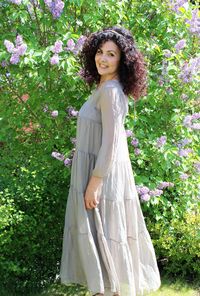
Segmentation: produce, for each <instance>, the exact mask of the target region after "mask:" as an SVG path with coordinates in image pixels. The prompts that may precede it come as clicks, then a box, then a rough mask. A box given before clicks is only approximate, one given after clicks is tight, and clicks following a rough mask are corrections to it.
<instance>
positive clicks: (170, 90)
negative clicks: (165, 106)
mask: <svg viewBox="0 0 200 296" xmlns="http://www.w3.org/2000/svg"><path fill="white" fill-rule="evenodd" d="M166 91H167V92H168V94H173V93H174V92H173V89H172V88H171V87H167V89H166Z"/></svg>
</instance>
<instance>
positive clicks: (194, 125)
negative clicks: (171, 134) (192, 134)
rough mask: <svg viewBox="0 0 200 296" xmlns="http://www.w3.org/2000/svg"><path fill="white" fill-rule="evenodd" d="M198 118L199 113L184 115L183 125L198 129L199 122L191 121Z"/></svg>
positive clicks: (199, 116) (199, 117) (199, 127)
mask: <svg viewBox="0 0 200 296" xmlns="http://www.w3.org/2000/svg"><path fill="white" fill-rule="evenodd" d="M197 119H200V113H193V114H192V115H186V116H185V118H184V120H183V125H184V126H185V127H189V128H191V129H197V130H198V129H200V124H199V123H193V122H192V121H193V120H197Z"/></svg>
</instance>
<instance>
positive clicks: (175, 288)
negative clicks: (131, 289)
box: [0, 277, 200, 296]
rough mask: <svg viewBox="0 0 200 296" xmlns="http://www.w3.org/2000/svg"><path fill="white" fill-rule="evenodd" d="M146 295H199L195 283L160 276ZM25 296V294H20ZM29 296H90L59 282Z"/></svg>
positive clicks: (3, 293)
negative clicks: (160, 281)
mask: <svg viewBox="0 0 200 296" xmlns="http://www.w3.org/2000/svg"><path fill="white" fill-rule="evenodd" d="M147 295H148V296H200V288H199V286H198V285H197V284H194V283H186V282H185V281H182V280H180V279H176V280H175V279H173V280H170V279H169V278H166V277H162V285H161V287H160V289H159V290H157V291H156V292H153V293H150V294H147ZM0 296H15V294H12V293H9V292H6V291H3V290H0ZM20 296H27V295H20ZM31 296H91V295H90V294H89V293H88V292H87V291H86V290H85V289H84V287H82V286H77V285H70V286H65V285H61V284H59V283H57V284H52V285H51V286H49V287H48V288H46V289H45V290H43V291H41V292H40V293H33V294H32V295H31Z"/></svg>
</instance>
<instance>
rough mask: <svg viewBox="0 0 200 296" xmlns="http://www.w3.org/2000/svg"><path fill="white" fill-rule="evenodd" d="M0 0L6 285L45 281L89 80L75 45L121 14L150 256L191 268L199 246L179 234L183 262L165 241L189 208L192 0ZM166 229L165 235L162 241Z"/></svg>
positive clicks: (53, 259) (195, 35)
mask: <svg viewBox="0 0 200 296" xmlns="http://www.w3.org/2000/svg"><path fill="white" fill-rule="evenodd" d="M97 2H98V3H97ZM66 3H67V5H66ZM144 4H145V5H144ZM1 10H2V17H1V22H2V24H1V28H2V34H1V35H0V69H1V74H0V81H1V92H0V97H1V100H0V110H1V111H0V112H1V115H0V119H1V126H2V129H1V134H0V154H1V167H0V174H1V179H2V183H1V186H2V188H1V192H0V198H1V200H2V205H0V220H1V221H5V220H6V223H7V224H6V226H5V227H4V226H0V231H1V233H3V235H2V236H1V238H0V250H1V252H3V253H4V256H0V258H1V259H0V266H1V267H2V270H3V271H2V273H1V271H0V276H1V280H2V282H3V283H6V285H7V286H9V287H13V291H14V292H13V291H12V292H11V293H7V294H8V295H12V294H15V289H20V293H19V295H28V292H27V290H25V288H27V287H28V288H29V291H32V290H33V288H35V287H40V286H42V285H45V283H49V282H52V281H54V278H55V273H56V272H57V271H58V267H57V266H58V262H59V260H60V258H59V253H60V251H59V250H60V242H61V237H62V227H63V223H62V222H61V221H63V218H64V209H65V206H66V198H67V190H68V185H69V181H70V172H71V165H72V158H73V155H74V153H75V151H76V138H75V134H76V123H77V117H78V114H79V110H80V108H81V106H82V104H83V102H84V101H85V99H86V98H87V97H88V96H89V94H90V93H91V90H92V89H93V87H95V86H94V85H93V87H91V88H90V87H88V86H86V85H85V83H83V80H82V73H83V70H82V69H81V67H80V64H79V52H80V50H81V48H82V46H83V43H84V41H85V39H86V38H87V36H88V34H89V33H90V32H92V31H96V30H98V29H100V28H101V27H102V24H103V25H105V26H107V25H112V24H124V26H125V27H127V28H129V29H130V30H131V31H132V32H133V33H134V37H135V40H136V41H137V42H136V43H137V45H138V47H139V48H140V49H141V51H142V52H143V54H144V56H145V60H146V62H147V67H148V74H149V76H148V92H147V95H146V96H145V97H144V98H141V100H139V101H137V102H133V100H132V98H129V109H128V110H129V111H128V114H127V117H126V119H125V133H126V137H127V142H128V146H129V152H130V159H131V164H132V168H133V174H134V177H135V183H136V185H137V191H138V195H139V198H140V202H141V206H142V209H143V213H144V216H145V219H146V221H147V226H148V227H149V229H150V230H151V233H152V236H153V237H154V242H155V245H156V248H157V254H158V258H159V260H160V261H159V262H162V259H163V254H165V257H166V258H167V260H168V262H169V263H168V265H167V266H169V268H170V266H172V262H176V266H175V267H174V268H171V270H170V272H171V273H172V274H182V272H183V270H184V271H185V272H186V273H189V272H190V271H191V270H192V272H193V271H194V270H193V269H194V261H195V260H196V257H195V260H194V257H193V254H194V253H195V252H194V250H193V249H192V244H191V243H190V246H191V249H190V250H189V251H190V252H191V253H190V257H188V256H187V257H186V255H185V253H184V252H186V251H184V248H185V245H184V248H183V249H181V250H179V249H177V252H176V253H177V254H179V255H180V258H178V259H180V262H179V260H177V258H175V259H176V260H174V257H170V256H171V255H170V254H171V253H170V252H171V250H172V249H173V250H174V248H175V247H176V244H175V245H173V244H172V242H174V241H175V242H176V243H177V239H176V238H177V237H176V235H178V234H177V233H176V229H175V227H174V228H173V229H172V228H171V223H174V225H179V224H180V221H184V219H185V218H184V215H183V213H189V212H191V211H193V212H194V213H195V214H194V215H196V214H198V210H197V206H196V203H197V200H199V188H198V184H199V183H200V174H199V171H200V169H199V163H200V155H199V142H200V135H199V120H200V115H199V103H200V101H199V94H200V89H199V80H198V79H199V68H200V64H199V63H200V62H199V61H200V60H199V54H198V52H199V14H198V9H197V7H196V5H193V4H192V3H190V2H189V1H175V0H173V1H167V2H165V1H149V0H148V1H145V3H144V2H141V3H140V2H137V1H136V2H134V9H133V7H132V5H128V2H127V1H124V0H123V1H119V3H117V5H113V2H112V1H111V0H108V1H96V0H94V1H93V0H91V2H90V5H88V3H86V2H85V1H77V2H76V5H75V4H74V2H73V1H71V2H70V1H69V2H65V1H61V0H45V1H37V0H31V1H25V0H23V1H20V0H11V1H10V0H4V1H2V3H1ZM107 11H109V14H108V13H107ZM155 11H156V13H154V12H155ZM135 19H137V20H138V21H137V22H134V21H133V20H135ZM144 28H145V30H144ZM90 80H91V77H88V81H90ZM11 201H13V202H12V208H9V207H8V206H7V205H8V204H9V203H10V202H11ZM9 205H10V204H9ZM5 208H6V209H7V212H6V211H5ZM1 213H2V214H1ZM14 213H15V214H14ZM2 215H3V216H2ZM5 215H8V216H6V217H7V218H6V219H5ZM10 217H11V218H10ZM195 217H196V216H195ZM1 218H2V219H1ZM9 219H11V220H9ZM36 221H39V222H40V223H39V227H36V224H35V223H36ZM9 225H10V226H9ZM193 226H194V225H193V224H192V227H193ZM169 232H170V234H173V235H174V240H168V236H167V235H168V234H169ZM165 235H166V237H165ZM27 238H31V239H29V240H27ZM184 239H185V237H184ZM157 242H159V243H157ZM170 244H171V245H170ZM22 249H23V250H24V252H21V250H22ZM2 250H3V251H2ZM191 250H192V251H191ZM23 253H24V254H25V256H24V254H23ZM0 255H1V254H0ZM187 255H188V254H187ZM184 256H185V257H184ZM195 256H196V255H195ZM5 258H6V259H5ZM185 258H187V260H185ZM182 262H187V264H186V263H185V264H183V263H182ZM162 267H163V269H165V268H166V267H165V266H162ZM193 274H197V271H196V269H195V271H194V272H193ZM23 289H24V290H23ZM76 294H77V292H76Z"/></svg>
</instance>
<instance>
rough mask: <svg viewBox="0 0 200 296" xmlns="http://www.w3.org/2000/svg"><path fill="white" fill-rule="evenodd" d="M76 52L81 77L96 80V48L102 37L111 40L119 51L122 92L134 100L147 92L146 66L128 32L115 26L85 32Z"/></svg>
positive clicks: (99, 44)
mask: <svg viewBox="0 0 200 296" xmlns="http://www.w3.org/2000/svg"><path fill="white" fill-rule="evenodd" d="M86 37H87V38H86V39H85V42H84V44H83V47H82V50H81V52H80V53H79V56H78V57H79V61H80V64H81V67H82V69H81V71H80V75H81V77H82V78H83V79H84V80H85V81H86V82H87V83H88V85H89V86H92V85H93V83H94V82H95V83H96V84H98V83H99V82H100V75H99V73H98V71H97V68H96V64H95V54H96V52H97V49H98V48H99V47H100V46H101V45H102V44H103V43H105V42H106V41H108V40H111V41H113V42H114V43H115V44H116V45H117V46H118V47H119V49H120V51H121V59H120V64H119V80H120V82H121V84H122V86H123V91H124V93H125V94H126V95H130V96H132V97H133V98H134V100H135V101H136V100H138V99H139V98H140V97H141V96H144V95H146V94H147V69H146V62H145V61H144V56H143V54H142V53H141V52H140V51H139V50H138V49H137V48H136V44H135V41H134V38H133V36H132V34H131V32H130V31H129V30H127V29H125V28H122V27H119V26H112V27H107V28H104V29H102V30H100V31H97V32H95V33H91V34H89V36H86Z"/></svg>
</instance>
